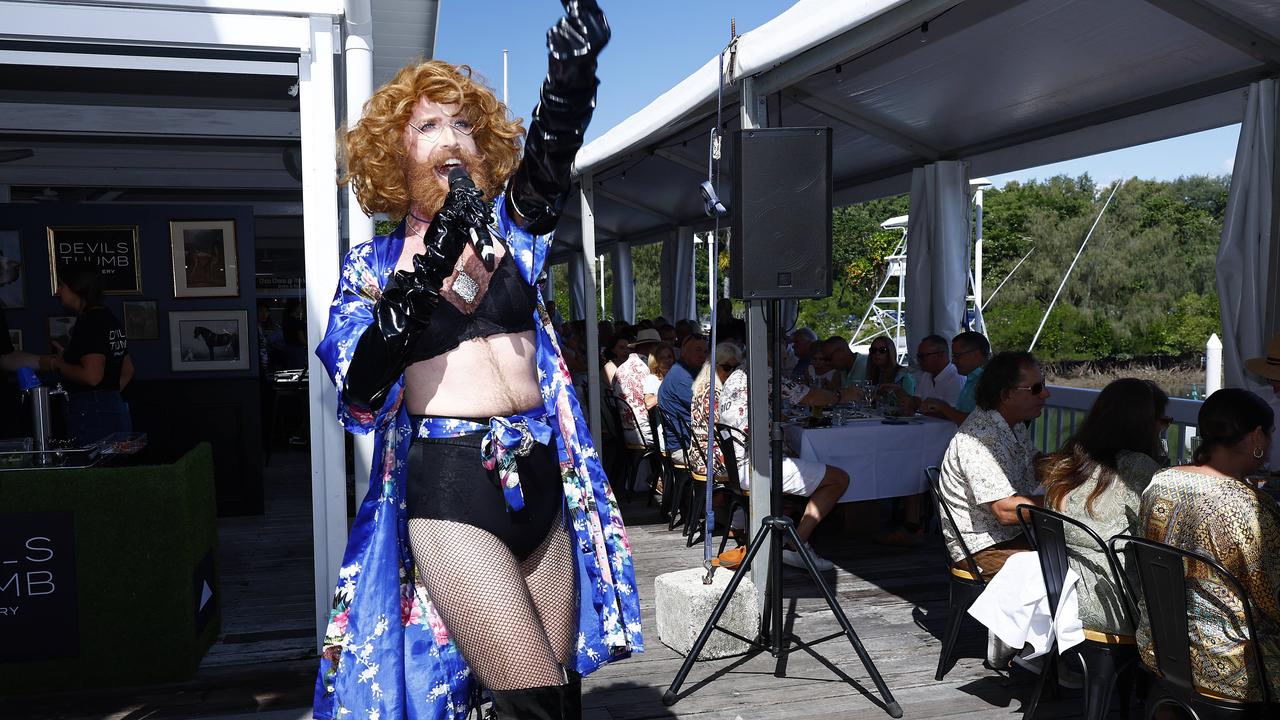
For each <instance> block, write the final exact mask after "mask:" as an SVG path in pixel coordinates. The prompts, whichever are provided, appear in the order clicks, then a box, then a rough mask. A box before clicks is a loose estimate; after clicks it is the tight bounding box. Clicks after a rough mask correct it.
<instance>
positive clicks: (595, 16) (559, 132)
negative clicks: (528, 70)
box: [507, 0, 609, 235]
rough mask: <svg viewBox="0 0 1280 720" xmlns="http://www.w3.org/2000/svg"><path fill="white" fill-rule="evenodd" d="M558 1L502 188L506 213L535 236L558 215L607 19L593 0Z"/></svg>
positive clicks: (591, 106) (592, 96)
mask: <svg viewBox="0 0 1280 720" xmlns="http://www.w3.org/2000/svg"><path fill="white" fill-rule="evenodd" d="M561 4H563V5H564V13H565V14H564V17H562V18H560V21H559V22H557V23H556V24H555V25H554V26H553V27H552V28H551V29H550V30H548V31H547V78H546V79H545V80H543V81H542V91H541V94H540V96H539V100H538V106H537V107H535V108H534V109H533V119H532V121H531V122H530V123H529V133H528V136H527V137H526V138H525V144H524V157H523V158H522V159H521V160H520V165H519V166H518V167H517V168H516V171H515V173H514V174H513V175H512V176H511V180H510V183H509V185H508V190H507V211H508V214H509V215H510V216H511V217H512V218H514V219H515V220H516V221H517V222H518V223H520V225H521V226H523V227H524V228H525V229H526V230H528V231H529V232H531V233H533V234H535V235H542V234H545V233H549V232H551V231H552V230H554V229H555V227H556V223H557V222H558V221H559V220H560V212H561V210H563V209H564V203H565V198H566V197H567V196H568V194H569V186H570V184H571V182H572V178H571V176H570V172H571V170H572V168H573V159H574V157H576V156H577V154H578V149H579V148H581V147H582V142H583V135H584V133H586V131H587V124H588V123H589V122H591V113H592V112H593V111H594V110H595V107H596V86H597V85H599V84H600V81H599V80H597V79H596V57H597V56H598V55H599V54H600V51H601V50H602V49H603V48H604V46H605V45H606V44H607V43H608V42H609V23H608V21H607V20H605V17H604V12H603V11H602V10H601V9H600V6H599V5H598V4H596V1H595V0H561Z"/></svg>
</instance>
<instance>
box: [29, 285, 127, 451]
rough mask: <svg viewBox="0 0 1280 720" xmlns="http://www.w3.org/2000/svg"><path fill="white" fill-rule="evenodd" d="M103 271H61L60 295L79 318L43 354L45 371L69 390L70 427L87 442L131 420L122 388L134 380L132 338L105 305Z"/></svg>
mask: <svg viewBox="0 0 1280 720" xmlns="http://www.w3.org/2000/svg"><path fill="white" fill-rule="evenodd" d="M102 292H103V280H102V273H101V271H99V270H98V268H96V267H94V266H92V265H68V266H66V267H65V268H63V269H62V270H61V271H59V273H58V299H59V300H61V301H62V304H63V305H65V306H66V307H67V308H68V309H69V310H71V311H72V312H74V313H75V314H76V315H78V316H79V317H78V318H77V319H76V324H75V327H74V328H73V329H72V331H71V340H70V342H68V343H67V346H66V347H65V348H63V347H62V346H60V345H58V344H57V343H54V344H53V346H54V350H55V352H54V353H53V354H51V355H42V356H41V358H40V369H41V370H53V371H55V372H57V373H58V374H59V375H61V376H62V379H63V385H64V386H65V387H66V390H67V431H68V433H69V434H70V435H71V436H72V438H74V439H75V440H76V441H77V442H78V443H80V444H81V445H85V444H88V443H91V442H94V441H96V440H101V439H102V438H104V437H106V436H107V435H110V434H111V433H114V432H128V431H129V430H131V429H132V426H133V422H132V420H131V418H130V417H129V406H128V405H127V404H125V402H124V400H123V399H122V398H121V397H120V391H121V390H123V389H124V388H125V386H127V385H128V384H129V381H130V380H132V379H133V360H131V359H130V358H129V340H128V338H126V337H125V334H124V329H123V328H122V327H121V326H120V322H119V321H118V320H116V317H115V316H114V315H112V314H111V311H110V310H108V309H107V308H106V306H104V305H103V304H102Z"/></svg>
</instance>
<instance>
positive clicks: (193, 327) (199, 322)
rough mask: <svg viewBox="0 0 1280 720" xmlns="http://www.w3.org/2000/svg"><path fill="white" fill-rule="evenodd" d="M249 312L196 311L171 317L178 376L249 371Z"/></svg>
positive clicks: (172, 354)
mask: <svg viewBox="0 0 1280 720" xmlns="http://www.w3.org/2000/svg"><path fill="white" fill-rule="evenodd" d="M253 352H254V349H253V346H251V345H250V344H249V311H248V310H192V311H181V312H170V313H169V353H170V364H171V366H172V367H173V369H174V371H175V372H187V371H193V370H248V369H249V357H250V356H251V355H252V354H253Z"/></svg>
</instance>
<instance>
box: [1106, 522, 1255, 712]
mask: <svg viewBox="0 0 1280 720" xmlns="http://www.w3.org/2000/svg"><path fill="white" fill-rule="evenodd" d="M1120 545H1123V546H1124V550H1123V552H1124V553H1125V555H1126V557H1128V563H1126V567H1127V568H1128V569H1129V571H1130V572H1131V573H1132V574H1136V575H1137V577H1138V583H1139V587H1140V591H1141V597H1142V598H1143V600H1144V601H1145V605H1146V619H1147V624H1148V626H1149V627H1150V630H1151V645H1152V651H1153V652H1152V654H1153V655H1154V656H1155V661H1156V667H1154V668H1147V669H1148V670H1150V671H1151V674H1152V675H1154V682H1152V683H1151V689H1150V691H1149V692H1148V693H1147V699H1146V707H1145V710H1144V715H1145V717H1146V718H1147V720H1150V719H1151V718H1152V717H1154V716H1155V714H1156V712H1157V711H1158V710H1159V709H1160V707H1161V706H1164V705H1175V706H1177V707H1179V708H1181V709H1182V710H1183V711H1184V712H1186V713H1188V714H1189V715H1190V716H1191V717H1192V718H1193V720H1218V719H1219V718H1222V719H1224V720H1225V719H1227V718H1231V719H1232V720H1234V719H1236V718H1265V717H1275V716H1276V706H1275V705H1272V704H1269V703H1274V702H1276V701H1277V700H1280V698H1274V697H1271V686H1270V684H1269V682H1268V680H1267V672H1266V668H1265V666H1264V665H1263V663H1262V659H1261V648H1260V647H1259V646H1258V633H1257V630H1256V626H1255V625H1254V622H1253V609H1252V605H1251V604H1250V602H1249V596H1248V594H1246V593H1245V590H1244V586H1243V585H1241V584H1240V581H1239V580H1237V579H1236V578H1235V576H1233V575H1232V574H1231V573H1230V572H1229V571H1228V570H1227V569H1226V568H1224V567H1223V566H1222V565H1221V564H1220V563H1218V561H1216V560H1214V559H1213V558H1210V557H1206V556H1204V555H1201V554H1199V553H1195V552H1192V551H1190V550H1183V549H1182V548H1177V547H1173V546H1172V545H1166V544H1165V543H1161V542H1156V541H1154V540H1147V539H1145V538H1138V537H1132V536H1129V535H1117V536H1115V537H1113V538H1111V540H1110V542H1109V543H1108V544H1107V547H1108V550H1109V551H1110V554H1111V556H1112V558H1113V559H1114V558H1118V557H1119V554H1120V550H1118V549H1117V548H1118V546H1120ZM1189 563H1199V564H1200V566H1201V567H1203V568H1205V569H1208V570H1210V571H1211V572H1212V574H1213V575H1216V578H1214V579H1213V580H1214V582H1215V583H1216V584H1217V585H1218V586H1219V588H1222V589H1227V590H1230V591H1231V592H1232V593H1234V594H1235V596H1236V598H1237V599H1238V600H1239V601H1240V604H1241V607H1242V608H1243V610H1244V618H1243V619H1244V628H1243V630H1244V631H1245V635H1246V640H1247V642H1248V644H1249V647H1248V654H1249V656H1250V660H1251V662H1250V663H1249V665H1250V668H1249V669H1250V670H1251V671H1252V672H1251V673H1250V675H1251V676H1252V684H1253V685H1254V686H1255V687H1257V688H1258V690H1259V693H1260V695H1261V702H1258V701H1246V700H1239V699H1233V698H1227V697H1222V696H1219V695H1215V694H1212V693H1208V692H1206V691H1203V690H1201V689H1199V688H1197V687H1196V686H1195V683H1194V675H1193V670H1192V667H1191V635H1190V629H1189V627H1188V626H1189V608H1188V605H1187V593H1188V588H1187V565H1188V564H1189ZM1124 579H1125V583H1126V587H1127V589H1128V590H1129V591H1130V593H1131V594H1132V595H1133V596H1134V597H1138V596H1139V595H1138V592H1137V591H1135V590H1134V588H1133V586H1132V584H1131V583H1132V577H1131V576H1130V575H1125V576H1124ZM1202 582H1203V581H1202ZM1215 595H1219V593H1215ZM1219 599H1220V598H1219Z"/></svg>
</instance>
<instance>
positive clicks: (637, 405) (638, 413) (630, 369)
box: [613, 353, 650, 445]
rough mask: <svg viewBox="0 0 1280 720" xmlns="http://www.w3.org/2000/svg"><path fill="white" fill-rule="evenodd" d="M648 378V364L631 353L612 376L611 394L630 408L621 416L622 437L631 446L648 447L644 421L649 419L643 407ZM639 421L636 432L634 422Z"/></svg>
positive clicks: (639, 356)
mask: <svg viewBox="0 0 1280 720" xmlns="http://www.w3.org/2000/svg"><path fill="white" fill-rule="evenodd" d="M649 376H650V373H649V363H648V361H647V360H645V359H644V358H643V357H642V356H641V355H640V354H639V353H631V357H629V358H627V361H626V362H624V363H622V364H621V365H619V366H618V370H617V372H615V373H614V374H613V394H614V395H617V396H618V399H619V400H621V401H623V402H625V403H626V404H627V406H628V407H630V408H631V412H627V411H626V409H625V408H623V409H622V412H621V413H620V414H621V415H622V437H623V439H625V440H626V441H627V442H629V443H631V444H632V445H648V444H649V443H650V439H649V426H648V424H647V423H645V421H644V419H645V418H647V417H649V410H648V409H647V408H646V407H645V406H644V384H645V379H646V378H648V377H649ZM637 419H639V420H640V428H639V431H638V432H637V430H636V420H637Z"/></svg>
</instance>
